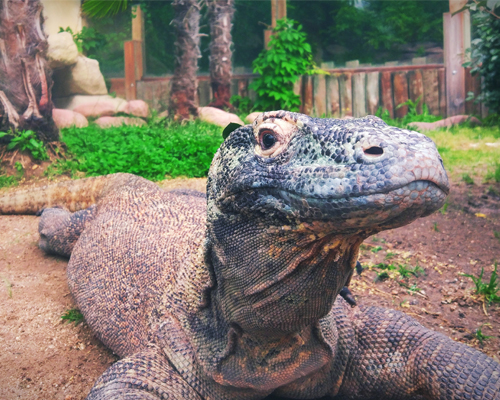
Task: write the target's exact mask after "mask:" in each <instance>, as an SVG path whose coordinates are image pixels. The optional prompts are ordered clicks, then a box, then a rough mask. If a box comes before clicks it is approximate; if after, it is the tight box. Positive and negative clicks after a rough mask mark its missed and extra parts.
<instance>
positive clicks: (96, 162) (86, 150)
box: [60, 121, 223, 180]
mask: <svg viewBox="0 0 500 400" xmlns="http://www.w3.org/2000/svg"><path fill="white" fill-rule="evenodd" d="M61 133H62V140H63V141H64V142H65V143H66V145H67V147H68V150H69V151H70V152H71V153H72V154H73V155H74V156H75V160H73V163H72V164H69V165H68V163H64V164H61V165H60V167H62V168H69V169H70V170H73V168H75V167H76V169H78V170H79V171H83V172H85V173H86V174H87V175H89V176H91V175H103V174H112V173H115V172H129V173H132V174H136V175H140V176H143V177H145V178H147V179H150V180H161V179H164V178H165V176H166V175H168V176H171V177H175V176H180V175H183V176H188V177H202V176H206V175H207V173H208V169H209V167H210V163H211V161H212V158H213V156H214V154H215V152H216V151H217V149H218V148H219V146H220V144H221V143H222V141H223V138H222V135H221V129H220V128H219V127H217V126H214V125H210V124H206V123H202V122H199V121H196V122H189V123H186V124H184V125H179V124H175V123H171V124H170V125H167V126H166V127H164V126H161V125H158V126H145V127H133V126H122V127H116V128H107V129H101V128H99V127H97V126H89V127H87V128H67V129H63V130H62V132H61Z"/></svg>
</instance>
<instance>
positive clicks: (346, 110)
mask: <svg viewBox="0 0 500 400" xmlns="http://www.w3.org/2000/svg"><path fill="white" fill-rule="evenodd" d="M339 87H340V116H341V118H343V117H352V74H350V73H345V74H342V75H340V77H339Z"/></svg>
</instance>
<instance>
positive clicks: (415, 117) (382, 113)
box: [375, 97, 443, 130]
mask: <svg viewBox="0 0 500 400" xmlns="http://www.w3.org/2000/svg"><path fill="white" fill-rule="evenodd" d="M420 102H421V97H418V98H417V100H415V101H412V100H410V99H409V100H407V101H405V102H404V103H401V104H399V105H398V106H397V107H396V108H401V107H403V106H407V107H408V113H407V114H406V115H405V116H404V117H403V118H396V119H393V118H391V117H390V115H389V111H387V110H383V109H382V108H379V109H378V110H377V112H376V113H375V115H376V116H377V117H379V118H381V119H383V120H384V122H385V123H386V124H387V125H391V126H396V127H398V128H403V129H412V130H414V128H410V127H409V126H408V125H409V124H410V123H411V122H436V121H439V120H440V119H443V117H441V116H437V115H432V114H430V113H429V108H428V107H427V104H425V103H423V104H422V112H421V113H419V112H418V109H419V105H420Z"/></svg>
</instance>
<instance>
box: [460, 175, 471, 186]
mask: <svg viewBox="0 0 500 400" xmlns="http://www.w3.org/2000/svg"><path fill="white" fill-rule="evenodd" d="M462 180H463V181H464V182H465V183H466V184H467V185H474V179H472V178H471V176H470V175H469V174H463V175H462Z"/></svg>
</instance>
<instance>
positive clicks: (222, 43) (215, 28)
mask: <svg viewBox="0 0 500 400" xmlns="http://www.w3.org/2000/svg"><path fill="white" fill-rule="evenodd" d="M207 5H208V15H209V19H210V38H211V40H210V84H211V86H212V92H213V95H214V99H213V100H212V102H211V103H210V104H209V105H210V106H211V107H217V108H221V109H224V108H229V109H230V110H233V106H232V105H231V103H230V102H229V99H230V98H231V75H232V62H231V59H232V56H233V51H232V49H231V47H232V44H233V41H232V37H231V28H232V26H233V24H232V19H233V15H234V0H207Z"/></svg>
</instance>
